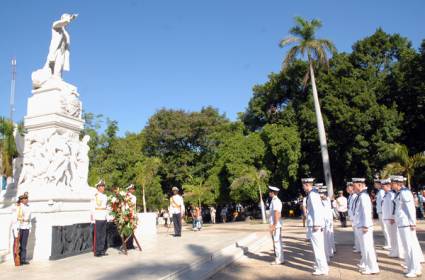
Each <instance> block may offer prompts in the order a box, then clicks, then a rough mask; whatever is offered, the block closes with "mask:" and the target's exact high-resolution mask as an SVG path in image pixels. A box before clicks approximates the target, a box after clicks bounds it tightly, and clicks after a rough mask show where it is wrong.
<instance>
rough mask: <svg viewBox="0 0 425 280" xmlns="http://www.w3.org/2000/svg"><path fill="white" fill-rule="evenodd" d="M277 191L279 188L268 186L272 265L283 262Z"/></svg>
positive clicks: (280, 211) (279, 204)
mask: <svg viewBox="0 0 425 280" xmlns="http://www.w3.org/2000/svg"><path fill="white" fill-rule="evenodd" d="M278 193H279V188H276V187H273V186H269V197H270V198H271V201H270V217H269V224H270V232H271V236H272V241H273V244H274V245H273V248H274V254H275V261H274V262H272V265H279V264H283V263H284V262H285V258H284V255H283V249H282V218H281V213H282V201H280V199H279V197H278V196H277V194H278Z"/></svg>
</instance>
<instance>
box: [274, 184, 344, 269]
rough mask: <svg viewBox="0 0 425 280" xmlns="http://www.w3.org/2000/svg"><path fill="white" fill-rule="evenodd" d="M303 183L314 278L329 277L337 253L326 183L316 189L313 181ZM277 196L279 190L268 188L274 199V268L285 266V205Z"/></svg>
mask: <svg viewBox="0 0 425 280" xmlns="http://www.w3.org/2000/svg"><path fill="white" fill-rule="evenodd" d="M302 182H303V187H304V190H305V191H306V193H307V194H308V195H307V197H306V200H305V205H304V206H305V208H306V210H307V211H306V212H307V213H306V214H307V228H308V232H307V237H308V239H309V240H311V243H312V245H313V252H314V255H315V259H316V263H315V271H314V272H313V275H326V274H328V271H329V268H328V264H327V263H328V262H329V260H330V258H331V257H333V256H334V254H335V253H336V248H335V240H334V231H333V210H332V206H331V201H330V199H329V197H328V196H327V194H326V190H325V188H326V187H325V186H323V184H316V185H315V186H314V187H313V182H314V179H313V178H305V179H302ZM278 193H279V188H276V187H273V186H269V196H270V198H271V201H270V217H269V224H270V232H271V236H272V240H273V249H274V253H275V261H274V262H273V263H272V264H273V265H279V264H283V263H284V254H283V250H282V237H281V231H282V220H281V212H282V202H281V201H280V199H279V198H278Z"/></svg>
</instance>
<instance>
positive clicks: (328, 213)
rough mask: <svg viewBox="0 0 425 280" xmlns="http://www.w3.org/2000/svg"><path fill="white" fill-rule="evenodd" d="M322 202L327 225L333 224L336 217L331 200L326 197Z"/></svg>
mask: <svg viewBox="0 0 425 280" xmlns="http://www.w3.org/2000/svg"><path fill="white" fill-rule="evenodd" d="M322 204H323V207H324V208H325V225H326V226H331V225H332V223H333V219H334V215H333V210H332V205H331V200H330V199H329V198H325V199H323V200H322Z"/></svg>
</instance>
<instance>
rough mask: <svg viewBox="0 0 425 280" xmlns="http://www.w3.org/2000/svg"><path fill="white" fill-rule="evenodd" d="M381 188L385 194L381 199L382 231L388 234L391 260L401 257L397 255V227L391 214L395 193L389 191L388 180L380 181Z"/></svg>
mask: <svg viewBox="0 0 425 280" xmlns="http://www.w3.org/2000/svg"><path fill="white" fill-rule="evenodd" d="M381 186H382V189H383V190H384V192H385V194H384V197H383V199H382V220H383V222H384V228H383V230H384V231H386V232H387V234H388V239H389V242H390V247H391V249H390V253H389V256H390V257H391V258H397V257H399V256H400V257H401V255H400V254H399V253H400V252H399V246H398V240H399V237H398V232H397V225H396V224H395V220H394V214H393V208H394V197H395V191H393V190H391V180H390V179H383V180H381Z"/></svg>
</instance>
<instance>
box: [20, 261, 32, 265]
mask: <svg viewBox="0 0 425 280" xmlns="http://www.w3.org/2000/svg"><path fill="white" fill-rule="evenodd" d="M28 264H30V263H29V262H27V261H23V262H21V265H28Z"/></svg>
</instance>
